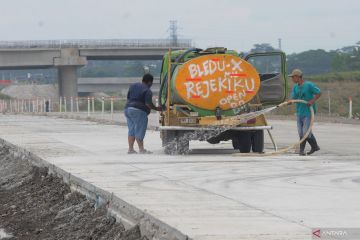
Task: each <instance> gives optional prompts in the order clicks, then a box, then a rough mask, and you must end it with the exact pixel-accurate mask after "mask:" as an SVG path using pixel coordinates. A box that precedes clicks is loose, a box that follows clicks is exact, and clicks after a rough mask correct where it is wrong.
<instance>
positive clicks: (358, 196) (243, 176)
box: [0, 115, 360, 240]
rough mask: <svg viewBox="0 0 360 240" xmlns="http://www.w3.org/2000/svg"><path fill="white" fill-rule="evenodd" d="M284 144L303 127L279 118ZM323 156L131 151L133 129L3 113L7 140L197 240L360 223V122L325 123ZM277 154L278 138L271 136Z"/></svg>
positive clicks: (296, 234)
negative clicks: (139, 153)
mask: <svg viewBox="0 0 360 240" xmlns="http://www.w3.org/2000/svg"><path fill="white" fill-rule="evenodd" d="M270 123H271V124H273V125H274V130H273V134H274V136H275V138H276V139H277V142H278V145H279V146H280V147H281V146H286V145H288V144H289V143H292V142H296V141H297V136H296V123H295V122H293V121H280V120H277V121H272V122H270ZM314 132H315V134H316V136H317V138H318V141H319V144H320V146H321V151H320V152H319V153H316V154H315V155H313V156H306V157H300V156H297V155H295V154H290V153H289V154H286V155H279V156H271V157H269V156H266V157H257V156H251V157H249V156H247V157H245V156H237V157H234V156H233V155H232V153H234V151H233V150H232V149H231V143H230V142H229V143H221V144H218V145H210V144H207V143H202V142H191V144H190V148H191V149H192V152H191V153H190V154H189V155H181V156H168V155H165V154H164V153H163V150H162V148H161V141H160V138H159V133H158V132H156V131H153V130H149V131H148V132H147V135H146V138H145V145H146V148H147V149H149V150H152V151H153V152H154V153H153V154H151V155H128V154H127V129H126V128H125V127H122V126H116V125H101V124H98V123H94V122H87V121H79V120H71V119H56V118H49V117H40V116H20V115H17V116H11V115H3V116H2V117H1V118H0V137H1V138H3V139H5V140H7V141H9V142H11V143H13V144H16V145H18V146H21V147H24V148H26V149H28V150H29V151H31V152H33V153H34V154H36V155H38V156H40V157H41V158H43V159H45V160H46V161H48V162H50V163H52V164H55V165H56V166H58V167H60V168H62V169H64V170H65V171H68V172H70V173H72V174H73V175H75V176H78V177H80V178H82V179H84V180H86V181H88V182H90V183H92V184H94V185H96V186H98V187H100V188H102V189H104V190H107V191H109V192H113V193H114V194H115V195H116V196H118V197H119V198H121V199H123V200H124V201H127V202H129V203H131V204H133V205H135V206H136V207H137V208H139V209H141V210H143V211H145V212H148V213H150V214H151V215H152V216H154V217H156V218H158V219H159V220H161V221H163V222H165V223H167V224H169V225H170V226H172V227H174V228H176V229H178V230H179V231H181V232H182V233H184V234H187V235H188V236H189V237H190V238H193V239H201V240H202V239H207V240H208V239H211V240H212V239H223V240H228V239H310V238H311V230H312V228H322V227H339V228H340V227H352V228H354V227H360V216H359V214H358V213H359V212H360V205H359V204H358V202H360V191H359V189H360V157H359V155H360V149H359V147H358V146H360V137H359V136H360V126H359V125H349V124H331V123H317V124H316V125H315V130H314ZM266 147H267V150H268V151H270V150H271V149H270V148H271V144H270V141H269V139H268V138H267V139H266Z"/></svg>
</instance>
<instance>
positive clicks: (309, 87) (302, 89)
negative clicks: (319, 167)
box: [289, 69, 321, 156]
mask: <svg viewBox="0 0 360 240" xmlns="http://www.w3.org/2000/svg"><path fill="white" fill-rule="evenodd" d="M289 77H291V78H292V81H293V82H294V87H293V89H292V93H291V100H292V99H301V100H305V101H307V104H304V103H296V115H297V128H298V133H299V137H300V139H302V138H303V136H304V134H305V133H306V132H307V131H308V129H309V127H310V121H311V112H310V108H309V107H310V106H312V107H313V109H314V113H316V104H315V102H316V100H318V99H319V98H320V96H321V91H320V88H318V87H317V86H316V85H315V84H314V83H312V82H310V81H305V80H304V79H303V73H302V71H301V70H299V69H294V70H293V71H292V73H291V74H290V75H289ZM291 100H290V101H289V103H291ZM306 142H308V143H309V144H310V146H311V150H310V151H309V152H307V155H311V154H313V153H314V152H316V151H319V150H320V147H319V145H318V144H317V141H316V138H315V136H314V133H312V132H310V134H309V136H308V137H307V138H306V139H305V141H303V142H302V143H301V144H300V152H299V154H300V155H302V156H303V155H305V146H306Z"/></svg>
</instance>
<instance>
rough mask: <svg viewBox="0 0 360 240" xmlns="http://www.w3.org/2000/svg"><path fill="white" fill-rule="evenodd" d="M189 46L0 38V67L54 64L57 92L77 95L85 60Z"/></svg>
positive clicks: (154, 56) (138, 56)
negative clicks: (2, 40) (80, 68)
mask: <svg viewBox="0 0 360 240" xmlns="http://www.w3.org/2000/svg"><path fill="white" fill-rule="evenodd" d="M189 47H191V41H190V40H187V39H183V40H178V42H176V44H175V45H174V43H173V42H171V41H170V40H164V39H147V40H146V39H143V40H131V39H130V40H69V41H17V42H0V69H2V70H7V69H29V68H38V69H43V68H57V69H58V74H59V76H58V83H59V95H60V96H64V97H71V96H77V93H78V90H77V80H78V76H77V69H78V68H79V67H82V66H85V65H86V64H87V60H159V59H162V57H163V55H164V54H165V53H166V52H167V51H168V49H169V48H171V49H173V50H178V49H185V48H189Z"/></svg>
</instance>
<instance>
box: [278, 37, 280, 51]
mask: <svg viewBox="0 0 360 240" xmlns="http://www.w3.org/2000/svg"><path fill="white" fill-rule="evenodd" d="M278 44H279V45H278V48H279V50H281V38H279V39H278Z"/></svg>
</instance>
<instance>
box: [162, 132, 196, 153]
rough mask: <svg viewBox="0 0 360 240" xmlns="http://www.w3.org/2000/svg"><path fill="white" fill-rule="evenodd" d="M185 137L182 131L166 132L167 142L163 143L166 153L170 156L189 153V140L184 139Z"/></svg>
mask: <svg viewBox="0 0 360 240" xmlns="http://www.w3.org/2000/svg"><path fill="white" fill-rule="evenodd" d="M184 135H185V133H184V132H181V131H172V130H168V131H166V133H165V138H164V140H165V141H163V146H164V148H165V153H166V154H169V155H177V154H187V153H189V145H190V144H189V139H187V138H186V137H184Z"/></svg>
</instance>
